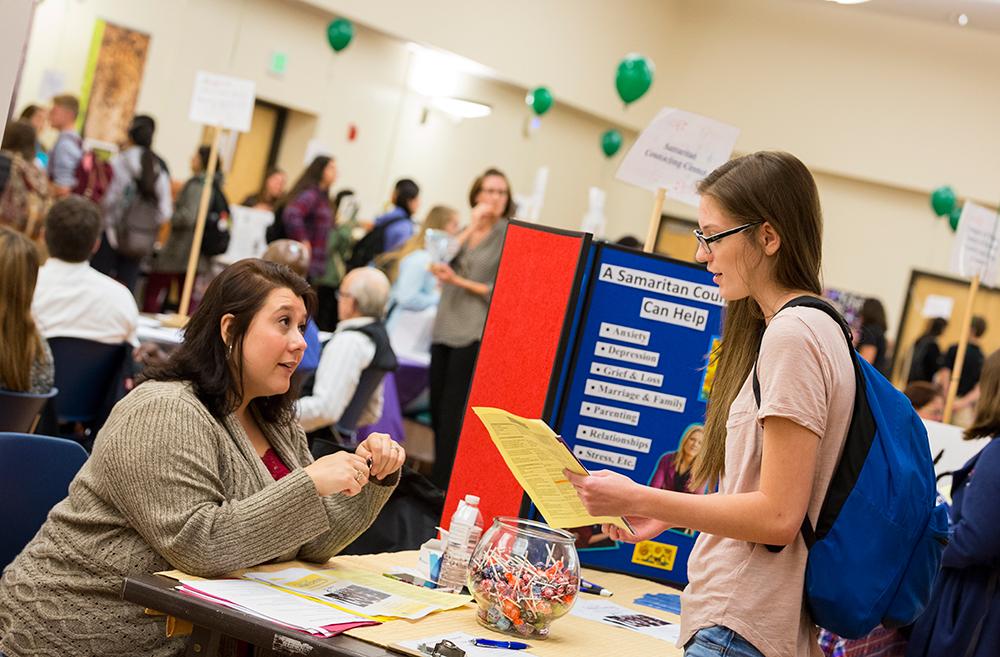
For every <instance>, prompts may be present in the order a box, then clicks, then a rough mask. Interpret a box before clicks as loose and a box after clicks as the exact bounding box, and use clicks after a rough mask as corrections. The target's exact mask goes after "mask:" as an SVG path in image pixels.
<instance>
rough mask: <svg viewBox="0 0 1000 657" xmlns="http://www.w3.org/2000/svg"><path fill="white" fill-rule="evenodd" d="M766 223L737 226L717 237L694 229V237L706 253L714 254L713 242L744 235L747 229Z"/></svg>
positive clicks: (757, 222)
mask: <svg viewBox="0 0 1000 657" xmlns="http://www.w3.org/2000/svg"><path fill="white" fill-rule="evenodd" d="M762 223H764V222H763V221H751V222H750V223H748V224H743V225H742V226H737V227H736V228H730V229H729V230H724V231H722V232H721V233H716V234H715V235H705V233H703V232H701V229H700V228H695V229H694V236H695V237H696V238H697V239H698V244H699V245H700V246H701V247H702V248H703V249H705V253H711V252H712V246H711V245H712V242H718V241H719V240H721V239H722V238H723V237H729V236H730V235H735V234H736V233H742V232H743V231H745V230H746V229H747V228H753V227H754V226H757V225H758V224H762Z"/></svg>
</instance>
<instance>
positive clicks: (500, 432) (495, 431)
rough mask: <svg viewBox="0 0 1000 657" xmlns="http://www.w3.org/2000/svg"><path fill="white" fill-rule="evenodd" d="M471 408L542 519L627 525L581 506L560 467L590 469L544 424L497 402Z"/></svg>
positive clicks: (557, 523)
mask: <svg viewBox="0 0 1000 657" xmlns="http://www.w3.org/2000/svg"><path fill="white" fill-rule="evenodd" d="M472 410H473V411H474V412H475V414H476V415H477V416H478V417H479V419H480V421H482V423H483V424H484V425H485V426H486V431H488V432H489V434H490V438H492V439H493V444H494V445H496V447H497V449H498V450H499V451H500V455H501V456H503V460H504V461H505V462H506V463H507V467H508V468H510V471H511V473H513V475H514V477H515V478H516V479H517V482H518V483H519V484H521V488H523V489H524V492H526V493H527V494H528V497H530V498H531V501H532V502H534V503H535V506H536V507H538V511H539V512H540V513H541V514H542V516H543V517H544V518H545V521H546V522H547V523H548V524H550V525H552V526H553V527H586V526H589V525H601V524H613V525H617V526H619V527H621V528H623V529H627V530H629V531H631V530H632V528H631V525H629V523H628V521H627V520H625V519H624V518H620V517H615V516H593V515H590V513H588V512H587V509H586V508H585V507H584V506H583V502H581V501H580V496H579V495H577V493H576V489H575V488H573V485H572V484H570V482H569V480H567V479H566V475H565V474H563V470H569V471H570V472H575V473H577V474H581V475H589V474H590V473H589V472H587V468H585V467H583V464H581V463H580V461H579V460H578V459H577V458H576V457H575V456H573V452H571V451H570V450H569V447H567V446H566V443H564V442H563V441H562V440H561V439H560V438H559V437H558V436H557V435H556V433H555V432H554V431H552V429H551V428H550V427H549V425H547V424H545V423H544V422H542V421H541V420H532V419H529V418H524V417H520V416H519V415H514V414H513V413H508V412H507V411H504V410H501V409H499V408H488V407H483V406H477V407H474V408H473V409H472Z"/></svg>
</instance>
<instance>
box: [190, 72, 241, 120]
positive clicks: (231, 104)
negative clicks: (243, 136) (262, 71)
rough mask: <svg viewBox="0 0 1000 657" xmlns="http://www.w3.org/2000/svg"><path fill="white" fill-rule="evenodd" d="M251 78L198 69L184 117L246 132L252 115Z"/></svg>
mask: <svg viewBox="0 0 1000 657" xmlns="http://www.w3.org/2000/svg"><path fill="white" fill-rule="evenodd" d="M255 92H256V86H255V84H254V81H253V80H243V79H240V78H233V77H229V76H228V75H217V74H215V73H209V72H207V71H198V72H197V73H196V74H195V78H194V92H193V93H192V94H191V109H190V111H189V112H188V118H189V119H191V120H192V121H194V122H195V123H204V124H205V125H214V126H219V127H222V128H227V129H229V130H236V131H238V132H248V131H249V130H250V122H251V120H252V119H253V105H254V98H255V96H254V94H255Z"/></svg>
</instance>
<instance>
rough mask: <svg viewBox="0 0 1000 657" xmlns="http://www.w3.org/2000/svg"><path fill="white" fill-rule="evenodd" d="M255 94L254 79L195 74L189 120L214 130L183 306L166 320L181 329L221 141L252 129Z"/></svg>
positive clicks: (206, 164)
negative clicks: (224, 132)
mask: <svg viewBox="0 0 1000 657" xmlns="http://www.w3.org/2000/svg"><path fill="white" fill-rule="evenodd" d="M254 92H255V85H254V82H253V81H252V80H241V79H239V78H232V77H228V76H225V75H217V74H215V73H208V72H206V71H198V73H197V74H196V75H195V82H194V92H193V94H192V96H191V109H190V111H189V115H188V118H190V119H191V120H192V121H194V122H196V123H202V124H204V125H206V126H209V127H210V128H211V129H212V145H211V150H210V151H209V156H208V162H206V163H205V182H204V184H203V185H202V188H201V198H200V199H199V202H198V216H197V219H196V221H195V227H194V235H193V237H192V240H191V252H190V253H189V254H188V266H187V273H186V274H185V276H184V290H183V292H182V293H181V303H180V307H179V308H178V312H177V314H176V315H173V316H171V317H168V318H167V319H165V320H163V323H164V324H165V325H167V326H174V327H182V326H184V325H185V324H187V320H188V311H189V310H190V308H191V294H192V292H193V291H194V281H195V277H196V276H197V275H198V261H199V260H200V259H201V242H202V238H203V236H204V234H205V221H206V218H207V217H208V205H209V202H210V200H211V198H212V190H213V188H214V180H215V171H216V168H217V167H218V162H219V139H220V138H221V136H222V130H223V129H224V128H225V129H229V130H235V131H238V132H248V131H249V130H250V123H251V120H252V118H253V108H254V102H255V100H256V98H255V95H254Z"/></svg>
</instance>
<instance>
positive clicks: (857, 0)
mask: <svg viewBox="0 0 1000 657" xmlns="http://www.w3.org/2000/svg"><path fill="white" fill-rule="evenodd" d="M827 2H836V3H837V4H838V5H860V4H863V3H865V2H868V0H827Z"/></svg>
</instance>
